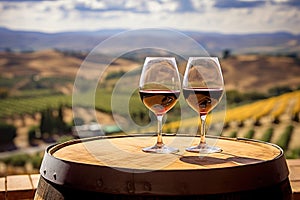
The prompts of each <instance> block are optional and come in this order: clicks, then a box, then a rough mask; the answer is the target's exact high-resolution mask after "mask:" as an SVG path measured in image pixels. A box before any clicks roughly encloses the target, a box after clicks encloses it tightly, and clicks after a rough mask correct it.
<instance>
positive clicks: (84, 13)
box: [0, 0, 300, 34]
mask: <svg viewBox="0 0 300 200" xmlns="http://www.w3.org/2000/svg"><path fill="white" fill-rule="evenodd" d="M0 26H2V27H6V28H10V29H18V30H30V31H43V32H61V31H78V30H80V31H86V30H101V29H112V28H113V29H114V28H125V29H137V28H157V27H159V28H174V29H178V30H196V31H210V32H212V31H213V32H221V33H257V32H275V31H288V32H291V33H295V34H300V0H265V1H262V0H259V1H258V0H48V1H43V0H0Z"/></svg>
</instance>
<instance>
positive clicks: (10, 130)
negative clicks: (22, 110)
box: [0, 123, 17, 152]
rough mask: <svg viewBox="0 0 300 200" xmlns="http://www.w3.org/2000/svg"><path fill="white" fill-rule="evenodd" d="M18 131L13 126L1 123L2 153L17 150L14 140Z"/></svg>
mask: <svg viewBox="0 0 300 200" xmlns="http://www.w3.org/2000/svg"><path fill="white" fill-rule="evenodd" d="M16 136H17V129H16V127H15V126H13V125H9V124H4V123H0V152H1V151H7V150H14V149H16V146H15V143H14V139H15V137H16Z"/></svg>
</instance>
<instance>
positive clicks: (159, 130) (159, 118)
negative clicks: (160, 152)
mask: <svg viewBox="0 0 300 200" xmlns="http://www.w3.org/2000/svg"><path fill="white" fill-rule="evenodd" d="M162 119H163V115H157V142H156V146H157V147H162V146H164V143H163V140H162Z"/></svg>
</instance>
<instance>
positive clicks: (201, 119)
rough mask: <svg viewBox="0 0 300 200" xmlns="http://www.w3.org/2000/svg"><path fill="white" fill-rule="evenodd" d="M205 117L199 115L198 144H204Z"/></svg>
mask: <svg viewBox="0 0 300 200" xmlns="http://www.w3.org/2000/svg"><path fill="white" fill-rule="evenodd" d="M205 120H206V115H200V126H201V127H200V144H205V143H206V141H205V134H206V126H205V123H206V122H205Z"/></svg>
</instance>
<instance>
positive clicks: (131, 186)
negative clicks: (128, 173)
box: [127, 181, 134, 193]
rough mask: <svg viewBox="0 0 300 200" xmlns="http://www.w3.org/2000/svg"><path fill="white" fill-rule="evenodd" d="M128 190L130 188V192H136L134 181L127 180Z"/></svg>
mask: <svg viewBox="0 0 300 200" xmlns="http://www.w3.org/2000/svg"><path fill="white" fill-rule="evenodd" d="M127 190H128V193H134V184H133V182H131V181H128V182H127Z"/></svg>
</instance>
